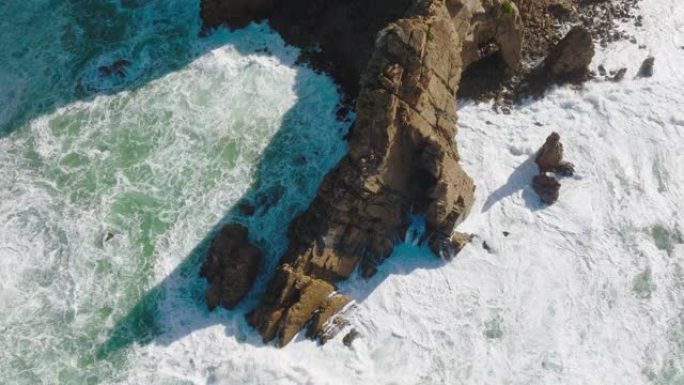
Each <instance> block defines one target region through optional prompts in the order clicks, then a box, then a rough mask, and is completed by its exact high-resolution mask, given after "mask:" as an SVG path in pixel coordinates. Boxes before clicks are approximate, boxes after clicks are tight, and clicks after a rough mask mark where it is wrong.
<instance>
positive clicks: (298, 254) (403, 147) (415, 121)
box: [249, 1, 474, 345]
mask: <svg viewBox="0 0 684 385" xmlns="http://www.w3.org/2000/svg"><path fill="white" fill-rule="evenodd" d="M459 43H460V39H459V38H458V35H457V34H456V31H455V29H454V25H453V23H452V22H451V16H450V15H449V13H448V11H447V9H446V7H445V6H444V5H443V3H441V2H439V1H420V2H417V4H416V5H415V6H414V7H413V8H412V9H411V10H409V11H408V12H407V14H406V17H405V18H403V19H400V20H398V21H396V22H394V23H391V24H390V25H389V26H388V27H387V28H385V29H384V30H383V31H381V32H380V34H379V38H378V40H377V43H376V48H375V51H374V54H373V57H372V58H371V60H370V62H369V64H368V67H367V70H366V72H365V73H364V75H363V77H362V79H361V91H360V93H359V96H358V100H357V103H356V113H357V121H356V123H355V126H354V130H353V132H352V134H351V137H350V150H349V154H348V155H347V156H346V157H344V158H343V159H342V160H341V161H340V163H339V164H338V165H337V166H336V167H335V169H333V170H332V171H331V172H330V173H329V174H328V175H327V176H326V177H325V179H324V181H323V183H322V184H321V186H320V188H319V191H318V195H317V197H316V198H315V199H314V201H313V202H312V204H311V206H310V207H309V209H308V210H307V211H305V212H304V213H303V214H302V215H300V216H299V217H298V218H297V219H296V220H295V221H294V222H293V223H292V225H291V226H290V247H289V249H288V250H287V252H286V253H285V255H284V256H283V257H282V259H281V265H280V270H279V271H278V273H277V277H276V278H274V280H273V282H272V283H271V284H270V286H269V289H268V291H267V293H266V294H265V296H264V300H263V302H262V304H261V305H260V306H259V307H258V308H257V309H255V310H254V312H252V313H251V314H250V316H249V321H250V323H251V324H252V325H254V326H255V327H256V328H257V329H258V330H259V332H260V333H261V335H262V336H263V338H264V341H269V340H271V339H272V338H274V337H275V336H276V335H278V336H279V343H280V344H281V345H282V344H285V343H287V342H288V341H289V340H290V339H291V338H292V335H293V334H292V333H293V332H295V330H299V329H300V328H301V327H303V326H304V323H305V322H306V321H307V320H309V319H310V318H311V317H313V316H314V312H315V311H316V310H317V309H318V308H319V307H321V305H323V301H324V299H325V298H326V296H327V295H328V294H330V293H331V292H332V291H333V290H334V289H333V288H332V286H325V285H324V284H323V283H320V284H319V285H318V286H317V287H318V289H316V290H315V291H313V292H312V293H308V292H307V290H313V289H303V288H305V287H306V288H308V286H307V285H308V284H307V285H304V284H302V283H301V282H303V281H306V282H309V280H310V281H311V282H319V281H320V282H326V281H328V282H334V281H336V280H339V279H344V278H346V277H348V276H349V275H350V274H351V273H352V272H353V271H354V269H355V268H356V267H357V265H360V267H361V272H362V274H363V275H364V276H370V275H372V274H373V273H374V272H375V269H376V266H377V265H378V264H379V263H381V262H382V261H383V260H384V259H385V258H387V257H388V256H389V254H390V253H391V252H392V248H393V246H394V243H395V242H396V241H397V240H398V239H401V238H402V236H403V234H404V232H405V231H406V228H407V226H408V224H409V215H410V213H411V212H412V211H413V212H417V213H421V214H423V215H424V216H425V218H426V223H427V231H428V234H429V238H430V247H431V248H432V249H433V250H434V251H435V252H436V253H438V254H443V255H444V254H445V253H448V251H449V247H447V246H448V244H449V236H450V234H451V232H452V230H453V228H454V226H455V225H456V224H457V223H459V222H460V221H462V220H463V219H464V218H465V216H466V215H467V214H468V211H469V210H470V207H471V205H472V203H473V190H474V185H473V182H472V180H471V179H470V178H469V177H468V176H467V175H466V174H465V172H464V171H463V170H462V169H461V167H460V166H459V164H458V155H457V153H456V151H455V143H454V140H453V138H454V134H455V130H456V126H455V123H456V106H455V93H456V89H457V87H458V82H459V79H460V71H461V68H462V62H461V56H460V44H459ZM445 256H447V255H445ZM293 277H295V278H293ZM303 290H304V291H303ZM292 293H296V294H292ZM313 293H316V294H313ZM303 298H306V299H307V301H308V302H307V304H306V305H303V304H302V300H303ZM295 315H296V321H297V322H293V321H292V317H293V316H295Z"/></svg>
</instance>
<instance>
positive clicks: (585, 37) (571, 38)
mask: <svg viewBox="0 0 684 385" xmlns="http://www.w3.org/2000/svg"><path fill="white" fill-rule="evenodd" d="M593 57H594V41H593V40H592V38H591V34H590V33H589V31H587V30H586V29H585V28H583V27H574V28H573V29H571V30H570V32H568V34H567V35H565V37H564V38H563V39H561V41H559V42H558V44H556V45H555V46H554V47H553V48H551V51H550V53H549V55H548V56H547V57H546V59H545V60H544V69H545V71H546V72H547V73H548V75H549V76H550V77H552V78H554V79H556V80H559V81H565V80H581V79H583V78H584V77H586V74H587V72H588V69H589V64H591V59H592V58H593Z"/></svg>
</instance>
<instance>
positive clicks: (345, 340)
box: [342, 329, 361, 347]
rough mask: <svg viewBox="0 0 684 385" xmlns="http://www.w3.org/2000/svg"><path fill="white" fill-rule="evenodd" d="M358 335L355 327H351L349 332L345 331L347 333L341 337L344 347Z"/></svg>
mask: <svg viewBox="0 0 684 385" xmlns="http://www.w3.org/2000/svg"><path fill="white" fill-rule="evenodd" d="M360 336H361V334H360V333H359V332H358V331H356V329H352V330H350V331H349V333H347V335H345V336H344V338H342V343H343V344H344V346H346V347H351V346H352V344H353V343H354V341H355V340H356V339H357V338H359V337H360Z"/></svg>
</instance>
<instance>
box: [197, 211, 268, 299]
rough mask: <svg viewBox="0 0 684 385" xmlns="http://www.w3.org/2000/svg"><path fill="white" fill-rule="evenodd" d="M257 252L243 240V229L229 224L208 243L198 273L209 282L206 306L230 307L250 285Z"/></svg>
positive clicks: (259, 253)
mask: <svg viewBox="0 0 684 385" xmlns="http://www.w3.org/2000/svg"><path fill="white" fill-rule="evenodd" d="M260 264H261V251H260V250H259V249H257V248H256V247H255V246H253V245H252V244H250V243H249V241H248V240H247V228H246V227H244V226H242V225H238V224H229V225H225V226H223V227H222V228H221V230H220V231H219V233H218V235H216V237H215V238H214V240H213V241H212V242H211V246H210V247H209V253H208V254H207V259H206V260H205V261H204V264H203V265H202V270H201V271H200V275H201V276H202V277H205V278H206V279H207V281H209V290H207V293H206V301H207V306H208V307H209V309H214V308H215V307H217V306H223V307H225V308H228V309H232V308H234V307H235V306H236V305H237V304H238V302H240V300H242V298H244V297H245V295H247V292H249V289H251V288H252V284H253V283H254V279H255V278H256V276H257V273H258V272H259V265H260Z"/></svg>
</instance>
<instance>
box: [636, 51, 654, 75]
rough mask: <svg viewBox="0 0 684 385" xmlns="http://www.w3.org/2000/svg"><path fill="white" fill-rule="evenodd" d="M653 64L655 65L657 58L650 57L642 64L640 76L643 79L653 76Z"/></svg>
mask: <svg viewBox="0 0 684 385" xmlns="http://www.w3.org/2000/svg"><path fill="white" fill-rule="evenodd" d="M653 64H655V58H654V57H653V56H649V57H647V58H646V60H644V62H643V63H641V68H639V76H640V77H642V78H650V77H651V76H653Z"/></svg>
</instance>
